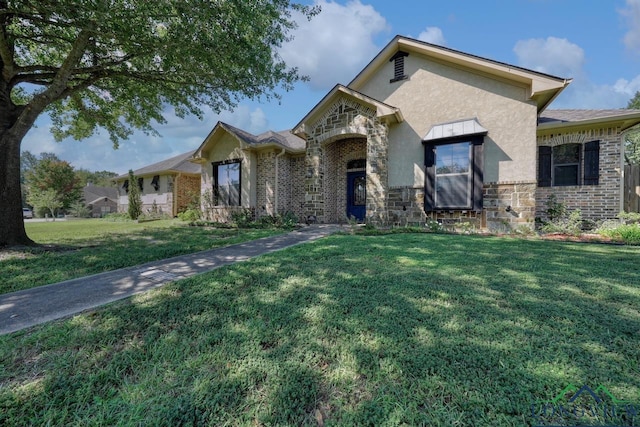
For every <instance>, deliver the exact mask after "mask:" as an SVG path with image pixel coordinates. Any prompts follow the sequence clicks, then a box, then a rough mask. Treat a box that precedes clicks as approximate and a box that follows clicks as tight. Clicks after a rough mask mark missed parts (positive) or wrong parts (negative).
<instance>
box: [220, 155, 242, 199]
mask: <svg viewBox="0 0 640 427" xmlns="http://www.w3.org/2000/svg"><path fill="white" fill-rule="evenodd" d="M213 181H214V182H213V194H214V197H215V204H216V206H240V189H241V185H240V160H231V161H226V162H218V163H213Z"/></svg>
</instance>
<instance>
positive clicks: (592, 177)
mask: <svg viewBox="0 0 640 427" xmlns="http://www.w3.org/2000/svg"><path fill="white" fill-rule="evenodd" d="M599 178H600V141H591V142H587V143H586V144H584V185H598V184H599V183H600V182H599V181H600V180H599Z"/></svg>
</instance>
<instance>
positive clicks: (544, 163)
mask: <svg viewBox="0 0 640 427" xmlns="http://www.w3.org/2000/svg"><path fill="white" fill-rule="evenodd" d="M599 169H600V141H590V142H587V143H585V144H584V145H583V144H562V145H556V146H555V147H548V146H540V147H538V186H540V187H563V186H576V185H598V183H599V175H600V170H599Z"/></svg>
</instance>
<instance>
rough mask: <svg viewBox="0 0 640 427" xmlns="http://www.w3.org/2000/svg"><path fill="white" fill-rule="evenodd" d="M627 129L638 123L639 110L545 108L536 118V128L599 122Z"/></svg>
mask: <svg viewBox="0 0 640 427" xmlns="http://www.w3.org/2000/svg"><path fill="white" fill-rule="evenodd" d="M605 123H607V124H609V125H611V126H613V125H616V126H620V128H621V130H623V131H624V130H626V129H629V128H630V127H632V126H635V125H637V124H639V123H640V110H633V109H622V108H621V109H612V110H547V111H545V112H544V113H543V114H541V115H540V117H539V118H538V130H545V129H558V128H570V127H586V126H595V125H600V124H605Z"/></svg>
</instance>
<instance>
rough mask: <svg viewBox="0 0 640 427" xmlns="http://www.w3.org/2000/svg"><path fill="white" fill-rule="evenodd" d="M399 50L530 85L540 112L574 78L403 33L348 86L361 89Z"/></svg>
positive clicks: (531, 96)
mask: <svg viewBox="0 0 640 427" xmlns="http://www.w3.org/2000/svg"><path fill="white" fill-rule="evenodd" d="M398 51H403V52H407V53H409V54H411V53H414V54H418V55H422V56H426V57H429V58H432V59H435V60H438V61H440V62H444V63H449V64H452V65H455V66H457V67H461V68H463V69H468V70H470V71H472V72H473V71H475V72H479V73H483V74H485V75H487V74H488V75H492V76H495V77H497V78H501V79H505V80H508V81H512V82H514V83H517V84H524V85H526V86H528V87H529V88H530V93H529V97H530V99H532V100H534V101H535V102H536V105H537V109H538V113H540V112H542V111H544V109H545V108H547V107H548V106H549V104H550V103H551V102H552V101H553V100H554V99H555V98H556V97H557V96H558V95H559V94H560V92H562V90H563V89H564V88H565V87H567V85H569V84H570V83H571V79H566V78H562V77H557V76H552V75H550V74H545V73H541V72H538V71H534V70H529V69H526V68H522V67H518V66H515V65H511V64H507V63H503V62H499V61H495V60H492V59H488V58H483V57H479V56H476V55H472V54H468V53H465V52H461V51H457V50H454V49H450V48H447V47H444V46H438V45H434V44H431V43H427V42H423V41H420V40H415V39H411V38H408V37H404V36H396V37H395V38H394V39H393V40H392V41H391V42H389V44H387V46H386V47H385V48H383V49H382V51H381V52H380V53H379V54H378V55H377V56H376V57H375V58H374V59H373V60H372V61H371V62H370V63H369V64H368V65H367V66H366V67H365V68H364V69H363V70H362V71H361V72H360V73H359V74H358V75H357V76H356V77H355V78H354V79H353V80H352V81H351V82H350V83H349V85H348V87H349V88H351V89H354V90H360V89H361V88H362V86H363V85H364V84H365V83H366V82H367V81H368V80H369V79H370V78H371V76H372V75H373V74H375V73H376V72H377V71H378V70H379V68H380V67H382V66H384V65H385V64H386V63H387V62H388V61H389V59H390V58H391V57H392V56H393V55H394V54H395V53H396V52H398Z"/></svg>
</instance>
